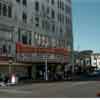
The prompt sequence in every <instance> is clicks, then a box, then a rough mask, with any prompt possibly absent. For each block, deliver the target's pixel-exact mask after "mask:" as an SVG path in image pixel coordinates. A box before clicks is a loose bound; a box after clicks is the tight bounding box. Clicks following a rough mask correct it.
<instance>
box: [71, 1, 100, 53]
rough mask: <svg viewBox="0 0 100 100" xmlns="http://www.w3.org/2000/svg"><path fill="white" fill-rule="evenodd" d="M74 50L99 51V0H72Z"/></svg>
mask: <svg viewBox="0 0 100 100" xmlns="http://www.w3.org/2000/svg"><path fill="white" fill-rule="evenodd" d="M72 14H73V34H74V49H75V50H93V51H94V52H100V0H72Z"/></svg>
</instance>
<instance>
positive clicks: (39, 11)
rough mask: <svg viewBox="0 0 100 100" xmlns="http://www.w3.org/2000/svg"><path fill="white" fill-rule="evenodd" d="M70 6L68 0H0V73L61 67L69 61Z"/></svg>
mask: <svg viewBox="0 0 100 100" xmlns="http://www.w3.org/2000/svg"><path fill="white" fill-rule="evenodd" d="M71 9H72V8H71V1H70V0H0V55H1V56H0V58H1V60H0V61H1V63H0V65H1V67H0V68H1V70H0V71H1V73H4V72H5V73H8V74H9V73H17V74H20V75H22V76H23V75H26V74H27V75H28V76H29V77H34V79H35V77H36V76H38V77H39V76H40V74H39V73H40V72H42V74H43V75H44V74H46V73H45V66H46V65H48V66H49V67H48V70H47V72H51V70H54V72H55V70H58V69H62V71H63V69H64V65H65V64H67V63H71V62H72V52H73V34H72V13H71ZM8 65H9V67H8ZM54 66H56V67H54ZM57 66H58V67H57ZM59 66H61V67H60V68H59ZM39 69H40V70H39ZM37 70H38V71H37ZM3 71H4V72H3ZM44 76H45V75H44Z"/></svg>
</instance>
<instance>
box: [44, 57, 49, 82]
mask: <svg viewBox="0 0 100 100" xmlns="http://www.w3.org/2000/svg"><path fill="white" fill-rule="evenodd" d="M43 59H44V61H45V80H46V81H47V80H48V60H47V56H44V57H43Z"/></svg>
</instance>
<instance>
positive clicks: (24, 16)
mask: <svg viewBox="0 0 100 100" xmlns="http://www.w3.org/2000/svg"><path fill="white" fill-rule="evenodd" d="M22 19H23V22H24V23H27V15H26V14H25V13H23V16H22Z"/></svg>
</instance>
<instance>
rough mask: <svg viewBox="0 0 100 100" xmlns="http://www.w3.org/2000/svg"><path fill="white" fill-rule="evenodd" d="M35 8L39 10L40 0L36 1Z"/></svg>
mask: <svg viewBox="0 0 100 100" xmlns="http://www.w3.org/2000/svg"><path fill="white" fill-rule="evenodd" d="M35 10H36V11H39V2H35Z"/></svg>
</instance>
